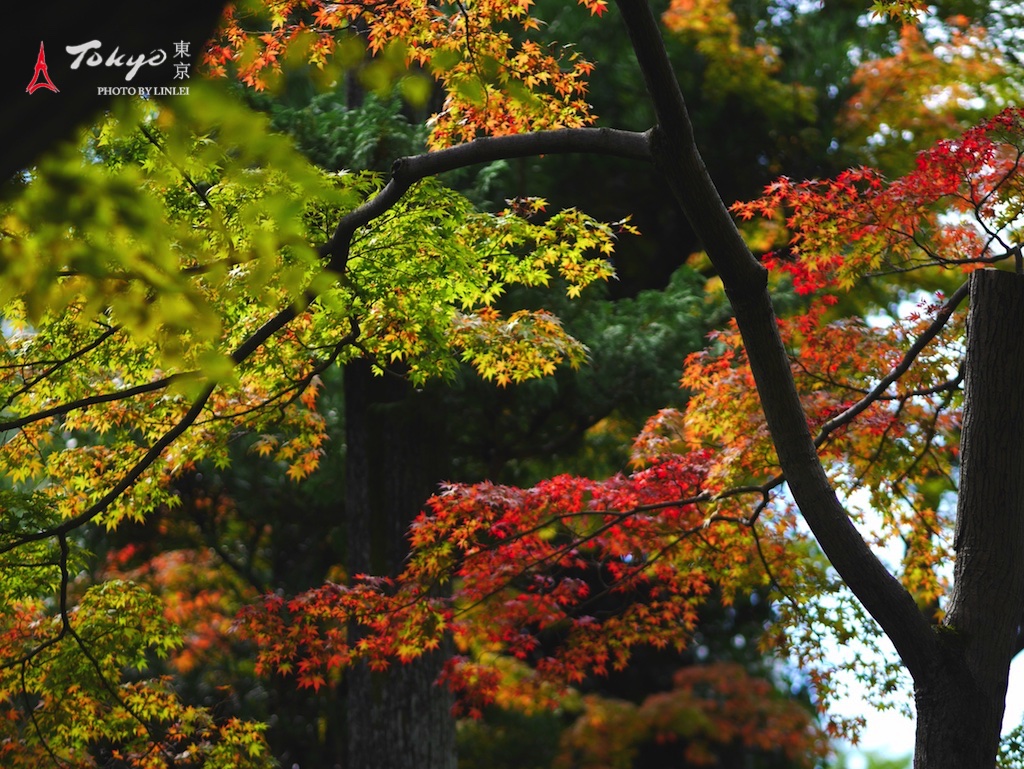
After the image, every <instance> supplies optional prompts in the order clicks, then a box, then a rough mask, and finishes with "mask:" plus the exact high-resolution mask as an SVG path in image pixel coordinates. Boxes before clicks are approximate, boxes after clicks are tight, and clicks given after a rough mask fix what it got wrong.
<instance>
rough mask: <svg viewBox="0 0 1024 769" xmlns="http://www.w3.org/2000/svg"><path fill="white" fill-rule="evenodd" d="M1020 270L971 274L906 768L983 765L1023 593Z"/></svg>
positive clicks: (995, 727) (996, 723) (995, 730)
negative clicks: (945, 550)
mask: <svg viewBox="0 0 1024 769" xmlns="http://www.w3.org/2000/svg"><path fill="white" fill-rule="evenodd" d="M1022 329H1024V276H1021V275H1015V274H1012V273H1007V272H1000V271H998V270H980V271H978V272H975V273H974V274H973V275H972V276H971V310H970V315H969V317H968V322H967V354H966V360H965V362H964V371H965V382H964V413H963V425H962V428H961V430H962V432H961V442H960V462H961V465H960V490H959V498H958V500H957V517H956V534H955V539H954V549H955V551H956V564H955V567H954V572H953V577H954V586H953V591H952V594H951V596H950V600H949V607H948V611H947V614H946V618H945V620H944V622H943V628H942V632H940V636H942V638H943V647H944V652H945V653H944V655H943V658H942V659H941V660H940V662H941V665H940V667H939V668H938V669H936V670H934V671H933V672H932V674H931V675H929V676H922V677H916V678H915V690H916V691H915V696H916V700H917V711H918V720H917V750H916V752H915V758H914V766H915V767H916V769H926V768H927V769H944V768H945V767H950V768H951V769H952V767H965V768H970V767H992V766H994V765H995V757H996V751H997V748H998V744H999V732H1000V729H1001V727H1002V720H1003V711H1004V708H1005V704H1006V683H1007V677H1008V675H1009V669H1010V660H1011V659H1012V658H1013V655H1014V654H1015V652H1016V650H1017V639H1018V634H1019V624H1020V612H1021V608H1020V607H1021V606H1022V605H1024V441H1022V440H1021V438H1022V436H1024V398H1022V397H1021V389H1020V388H1021V383H1022V382H1024V334H1022V331H1021V330H1022Z"/></svg>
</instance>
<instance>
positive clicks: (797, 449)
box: [617, 0, 939, 678]
mask: <svg viewBox="0 0 1024 769" xmlns="http://www.w3.org/2000/svg"><path fill="white" fill-rule="evenodd" d="M617 4H618V6H619V9H620V11H621V13H622V16H623V19H624V21H625V24H626V27H627V29H628V31H629V34H630V38H631V40H632V42H633V49H634V51H635V53H636V56H637V60H638V62H639V64H640V68H641V71H642V72H643V75H644V79H645V82H646V84H647V90H648V92H649V94H650V96H651V100H652V102H653V104H654V108H655V112H656V114H657V116H658V126H657V128H656V129H655V132H654V135H653V137H652V141H653V152H654V160H655V162H656V163H657V165H658V167H659V168H660V169H661V170H662V172H663V173H664V175H665V178H666V180H667V181H668V183H669V185H670V187H671V189H672V191H673V193H674V195H675V197H676V199H677V201H678V202H679V204H680V206H681V207H682V209H683V211H684V212H685V213H686V215H687V217H688V219H689V220H690V222H691V224H692V226H693V227H694V230H695V231H696V232H697V234H698V235H699V236H700V238H701V240H702V241H703V243H704V247H705V248H706V249H707V252H708V255H709V257H710V258H711V261H712V263H713V264H714V266H715V269H716V270H717V272H718V274H719V276H720V277H721V278H722V282H723V284H724V285H725V289H726V293H727V294H728V296H729V299H730V302H731V303H732V306H733V309H734V311H735V313H736V321H737V324H738V325H739V328H740V332H741V334H742V336H743V341H744V345H745V347H746V350H747V355H748V358H749V360H750V365H751V369H752V371H753V374H754V378H755V381H756V382H757V387H758V391H759V393H760V395H761V403H762V404H763V408H764V412H765V418H766V420H767V423H768V427H769V430H770V431H771V434H772V438H773V440H774V443H775V447H776V450H777V452H778V455H779V461H780V463H781V465H782V468H783V472H784V473H785V475H786V481H787V482H788V484H789V487H790V489H791V491H792V493H793V496H794V498H795V499H796V502H797V504H798V506H799V507H800V511H801V513H802V514H803V516H804V518H805V520H806V521H807V523H808V525H809V526H810V528H811V530H812V531H813V533H814V535H815V537H816V538H817V540H818V543H819V544H820V546H821V548H822V550H823V551H824V552H825V554H826V556H827V557H828V559H829V560H830V561H831V563H832V565H833V566H834V567H835V569H836V570H837V571H838V572H839V574H840V575H841V576H842V578H843V579H844V580H845V581H846V583H847V584H848V585H849V587H850V588H851V590H853V592H854V594H856V596H857V598H858V599H859V600H860V601H861V603H862V604H863V605H864V606H865V608H866V609H867V610H868V612H869V613H870V614H871V616H872V617H874V619H875V620H876V621H877V622H878V623H879V625H881V626H882V629H883V630H884V631H885V633H886V634H887V635H888V636H889V637H890V639H891V640H892V642H893V644H894V645H895V647H896V649H897V651H898V652H899V654H900V657H901V658H902V659H903V662H904V663H905V664H906V666H907V668H908V670H909V671H910V673H911V675H913V676H914V677H915V678H917V677H918V676H921V675H925V674H926V671H927V670H928V669H929V667H930V663H931V662H933V661H934V660H935V659H936V658H937V656H938V654H939V647H938V644H937V641H936V639H935V637H934V635H933V633H932V631H931V627H930V625H929V623H928V621H927V620H926V618H925V617H924V616H923V615H922V613H921V611H920V610H919V609H918V607H917V604H916V603H915V602H914V599H913V598H912V597H911V595H910V594H909V593H908V592H907V591H906V590H905V589H904V588H903V587H902V586H901V585H900V583H899V582H898V581H897V580H896V579H895V578H894V577H893V576H892V575H891V574H890V573H889V572H888V570H887V569H886V568H885V566H884V565H883V564H882V563H881V561H879V560H878V558H877V557H876V556H875V555H874V553H872V551H871V549H870V548H869V547H868V545H867V543H866V542H865V541H864V539H863V538H862V537H861V536H860V534H859V533H858V532H857V529H856V528H855V527H854V525H853V523H852V522H851V520H850V518H849V515H848V514H847V512H846V510H845V509H844V507H843V505H842V503H841V502H840V501H839V499H838V497H837V496H836V493H835V490H834V489H833V488H832V486H831V484H830V483H829V481H828V478H827V476H826V474H825V471H824V468H823V467H822V465H821V462H820V461H819V458H818V454H817V450H816V447H815V443H814V439H813V437H812V436H811V433H810V429H809V427H808V425H807V418H806V415H805V414H804V411H803V408H802V407H801V405H800V399H799V396H798V394H797V390H796V385H795V383H794V381H793V376H792V371H791V369H790V365H789V359H788V356H787V355H786V350H785V347H784V345H783V343H782V339H781V337H780V335H779V330H778V325H777V322H776V319H775V312H774V308H773V305H772V300H771V296H770V295H769V293H768V283H767V273H766V270H765V269H764V267H763V266H762V265H761V264H760V263H759V262H758V261H757V260H756V259H755V258H754V257H753V255H752V254H751V253H750V250H749V249H748V248H747V246H746V244H745V243H744V241H743V238H742V237H741V236H740V233H739V231H738V230H737V228H736V225H735V222H734V221H733V219H732V216H731V215H730V214H729V212H728V209H727V208H726V206H725V204H724V203H723V202H722V199H721V197H720V195H719V194H718V191H717V189H716V188H715V185H714V182H713V181H712V180H711V177H710V175H709V174H708V171H707V169H706V167H705V166H704V162H703V160H702V158H701V156H700V153H699V151H698V149H697V145H696V140H695V137H694V133H693V127H692V125H691V123H690V119H689V115H688V113H687V109H686V104H685V101H684V99H683V96H682V92H681V91H680V88H679V84H678V81H677V80H676V77H675V73H674V71H673V69H672V66H671V64H670V62H669V60H668V56H667V54H666V52H665V47H664V43H663V41H662V38H661V32H660V29H659V27H658V24H657V20H656V19H655V17H654V15H653V13H652V12H651V9H650V6H649V5H648V2H647V0H617Z"/></svg>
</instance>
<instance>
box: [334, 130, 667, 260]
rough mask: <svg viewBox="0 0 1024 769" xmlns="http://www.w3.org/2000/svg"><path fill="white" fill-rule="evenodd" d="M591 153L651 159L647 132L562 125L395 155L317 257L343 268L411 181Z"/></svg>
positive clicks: (344, 217) (399, 198)
mask: <svg viewBox="0 0 1024 769" xmlns="http://www.w3.org/2000/svg"><path fill="white" fill-rule="evenodd" d="M565 153H593V154H599V155H609V156H614V157H622V158H629V159H632V160H648V161H649V160H651V132H650V131H646V132H644V133H637V132H635V131H620V130H616V129H613V128H565V129H560V130H554V131H536V132H534V133H527V134H514V135H510V136H489V137H485V138H483V139H476V140H474V141H471V142H468V143H467V144H459V145H456V146H455V147H448V148H447V149H443V150H437V151H436V152H427V153H424V154H422V155H412V156H409V157H404V158H399V159H398V160H396V161H395V162H394V164H393V165H392V167H391V178H390V179H389V180H388V183H387V184H386V185H384V188H383V189H382V190H381V191H380V192H378V193H377V194H376V195H374V196H373V197H372V198H370V199H369V200H367V201H366V202H365V203H363V204H362V205H361V206H359V207H358V208H355V209H353V210H352V211H350V212H349V213H347V214H346V215H345V216H343V217H342V218H341V221H339V222H338V226H337V227H336V228H335V230H334V235H332V236H331V239H330V240H329V241H327V242H326V243H325V244H324V245H323V246H321V247H320V255H321V256H322V257H327V256H330V257H331V259H330V261H329V263H328V267H327V268H328V269H329V270H331V271H333V272H338V273H342V272H344V271H345V264H346V262H347V261H348V253H349V246H350V244H351V241H352V237H353V235H355V232H356V230H358V229H359V228H360V227H363V226H365V225H366V224H369V223H370V222H371V221H373V220H374V219H376V218H377V217H378V216H380V215H381V214H383V213H385V212H386V211H388V210H389V209H390V208H391V207H392V206H394V205H395V204H396V203H397V202H398V201H399V200H401V199H402V196H403V195H404V194H405V193H406V191H407V190H408V189H409V188H410V187H411V186H412V185H413V184H415V183H416V182H418V181H420V180H422V179H426V178H427V177H430V176H436V175H437V174H443V173H445V172H446V171H454V170H456V169H458V168H465V167H466V166H472V165H478V164H480V163H489V162H491V161H493V160H510V159H512V158H521V157H532V156H535V155H555V154H565Z"/></svg>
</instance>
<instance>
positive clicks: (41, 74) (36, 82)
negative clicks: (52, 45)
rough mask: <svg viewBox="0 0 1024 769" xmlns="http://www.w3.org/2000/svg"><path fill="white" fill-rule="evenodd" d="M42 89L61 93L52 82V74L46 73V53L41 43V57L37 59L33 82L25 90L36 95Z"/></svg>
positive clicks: (40, 42)
mask: <svg viewBox="0 0 1024 769" xmlns="http://www.w3.org/2000/svg"><path fill="white" fill-rule="evenodd" d="M40 88H47V89H49V90H51V91H53V92H54V93H60V90H59V89H58V88H57V86H55V85H54V84H53V81H52V80H50V73H49V72H47V71H46V52H45V51H44V50H43V42H42V41H41V40H40V41H39V56H37V57H36V70H35V73H34V74H33V75H32V82H31V83H29V84H28V85H27V86H26V87H25V90H26V91H28V92H29V93H35V92H36V91H38V90H39V89H40Z"/></svg>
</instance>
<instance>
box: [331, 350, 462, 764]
mask: <svg viewBox="0 0 1024 769" xmlns="http://www.w3.org/2000/svg"><path fill="white" fill-rule="evenodd" d="M345 413H346V417H345V418H346V427H345V433H346V444H347V447H346V491H345V508H346V510H345V514H346V516H347V519H348V551H349V558H348V564H347V567H348V570H349V573H350V574H358V573H366V574H376V575H394V574H396V573H397V572H398V571H399V570H400V569H401V567H402V562H403V561H404V559H405V557H406V555H407V552H408V546H407V542H406V538H405V537H406V532H407V530H408V527H409V524H410V523H411V522H412V519H413V518H414V517H415V515H416V514H417V513H418V512H419V510H420V506H421V505H422V504H423V502H424V501H425V500H426V498H427V497H428V496H429V494H430V492H431V490H432V486H433V483H434V482H435V481H436V479H437V477H439V476H438V475H437V474H436V473H434V472H432V470H433V468H432V464H433V463H432V461H431V457H432V456H440V455H442V454H443V452H440V451H436V450H435V449H436V446H434V442H435V441H436V440H438V437H437V436H438V435H439V434H440V433H441V431H440V430H432V429H430V419H431V414H434V413H436V410H435V409H431V408H430V407H429V403H428V399H427V396H426V395H424V394H422V393H415V392H412V391H411V388H410V387H409V386H408V385H407V383H406V382H405V381H404V380H402V379H400V378H398V377H395V376H392V375H388V376H386V377H375V376H373V374H372V372H371V371H370V367H369V365H368V364H367V363H366V362H364V361H358V362H355V363H350V364H348V365H347V366H346V368H345ZM444 659H445V651H444V650H443V647H442V650H441V651H438V652H435V653H433V654H429V655H425V656H423V657H421V658H419V659H417V660H414V661H413V662H410V663H408V664H395V665H393V666H392V667H390V668H389V669H388V670H386V671H384V672H376V673H375V672H373V671H371V670H369V668H368V667H366V666H365V665H356V666H353V667H352V668H351V669H350V670H348V671H346V674H345V676H346V677H345V685H346V711H347V713H346V722H347V749H346V763H345V767H346V769H455V765H456V762H455V721H454V719H453V717H452V714H451V706H452V701H451V696H450V694H449V693H448V690H447V689H445V688H444V687H441V686H438V685H437V684H436V681H437V677H438V674H439V673H440V671H441V666H442V664H443V663H444Z"/></svg>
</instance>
